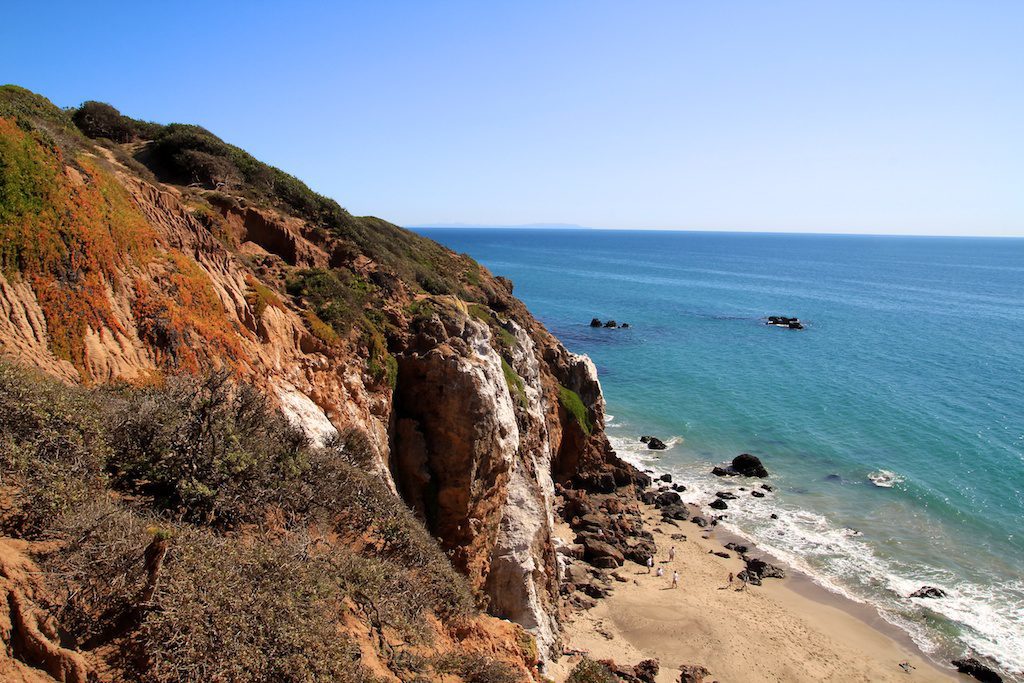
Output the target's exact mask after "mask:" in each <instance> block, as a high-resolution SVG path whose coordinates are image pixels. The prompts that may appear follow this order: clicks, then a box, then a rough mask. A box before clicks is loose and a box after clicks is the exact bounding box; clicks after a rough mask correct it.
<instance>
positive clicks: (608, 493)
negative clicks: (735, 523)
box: [553, 454, 998, 683]
mask: <svg viewBox="0 0 1024 683" xmlns="http://www.w3.org/2000/svg"><path fill="white" fill-rule="evenodd" d="M626 467H627V468H629V469H630V470H631V471H632V472H633V473H634V474H633V477H632V478H633V480H634V481H633V485H632V486H628V487H616V488H615V489H614V490H605V491H591V490H586V489H582V488H566V487H561V486H556V498H555V509H556V512H557V513H558V515H559V517H561V519H562V520H563V522H564V534H563V536H562V537H561V539H560V540H559V539H557V538H556V549H557V554H558V562H559V565H560V570H561V571H560V575H561V577H562V580H561V583H560V587H559V592H560V594H561V596H562V598H563V605H564V606H563V610H564V613H563V621H564V623H565V624H567V625H568V626H567V628H566V631H565V638H566V639H567V641H568V642H567V643H564V647H563V650H562V655H563V657H562V658H561V659H562V660H565V661H570V662H571V661H575V660H578V659H579V658H580V657H582V656H584V655H586V656H588V657H592V658H596V659H598V660H600V661H602V662H603V663H604V664H605V665H606V666H607V667H608V668H609V669H610V670H611V671H612V672H613V673H614V674H615V675H616V676H617V677H618V678H619V679H620V680H624V681H648V680H650V681H655V680H656V681H668V680H671V681H681V682H682V683H686V682H688V681H698V682H699V681H710V680H712V677H713V676H724V675H725V674H724V673H722V672H717V671H715V667H714V660H705V661H690V662H682V663H680V662H679V661H665V660H660V661H659V659H658V658H657V657H655V658H653V659H654V661H650V660H651V659H652V658H650V657H644V656H643V655H646V654H649V652H647V651H646V650H644V649H643V648H640V649H639V650H637V649H636V648H633V647H628V646H627V647H621V645H622V643H620V647H618V648H614V649H609V648H608V647H606V646H603V645H602V646H601V647H598V648H594V650H593V651H589V650H587V651H581V650H580V648H579V646H578V645H577V639H578V638H579V636H575V635H574V633H575V631H577V630H579V627H578V626H574V625H573V624H577V623H582V624H587V625H588V626H589V628H584V629H583V630H584V632H585V634H586V638H593V637H594V634H595V633H596V634H597V636H598V637H599V638H600V640H599V641H598V642H600V641H603V640H608V641H611V642H610V643H609V645H610V644H611V643H613V642H620V639H621V638H622V637H624V635H623V634H621V633H617V632H616V631H615V630H614V629H611V628H609V627H608V621H609V619H611V620H612V621H613V622H614V621H615V619H616V616H615V615H616V614H617V609H616V608H615V607H612V605H616V604H618V603H619V602H620V601H628V602H630V603H632V602H633V598H632V596H633V595H634V594H635V593H636V592H637V591H640V592H643V590H644V589H645V586H644V585H643V584H645V583H647V582H650V581H651V580H654V581H664V582H666V583H667V582H668V581H669V576H671V572H672V571H673V570H674V568H675V567H677V566H678V571H679V572H680V575H681V576H680V584H681V585H682V586H683V587H688V586H690V585H691V583H692V582H693V581H695V580H697V581H699V580H700V579H699V577H697V576H694V575H692V573H693V572H692V570H691V567H690V563H688V562H684V563H679V562H673V561H671V560H669V561H666V560H665V559H663V558H664V557H665V556H666V553H667V552H669V551H668V550H667V548H671V552H670V554H669V557H670V558H672V559H675V557H676V553H677V549H678V552H680V553H681V554H682V553H685V552H690V553H692V552H693V550H694V544H695V543H697V544H700V545H701V547H702V548H704V550H702V551H701V552H704V553H705V555H707V556H709V557H710V558H713V559H715V561H720V562H722V563H723V565H724V566H723V567H722V569H721V577H720V581H721V583H722V584H725V587H729V584H731V585H732V587H733V589H734V591H735V592H737V593H738V594H746V592H747V591H763V590H768V591H769V593H768V594H765V595H769V594H770V595H773V596H774V595H775V594H776V593H777V592H778V590H783V591H784V592H785V593H791V592H792V590H791V589H786V588H784V585H785V584H783V583H781V582H780V583H778V584H771V583H766V580H767V579H783V578H785V577H786V576H787V569H786V568H785V567H783V566H780V565H779V564H775V560H774V559H773V558H770V557H767V556H764V555H763V553H758V552H757V550H756V548H755V547H754V546H753V544H751V543H750V542H748V541H743V540H742V539H737V538H736V537H735V536H732V535H731V534H729V533H727V532H726V533H724V534H722V533H716V532H718V526H719V523H720V521H721V520H722V519H723V518H724V517H725V516H726V513H723V514H719V515H707V514H706V513H704V511H703V509H702V508H701V507H699V506H697V505H695V504H692V503H686V502H684V501H683V499H682V497H681V496H680V495H679V494H680V493H682V492H685V491H686V486H685V485H683V484H681V483H678V482H673V480H672V477H671V475H668V474H659V473H656V472H654V471H651V470H646V471H645V472H640V471H639V470H638V469H636V468H635V467H633V466H632V465H631V464H628V463H626ZM716 469H721V470H723V472H722V473H721V474H720V476H744V477H749V478H751V486H750V487H749V488H750V495H752V496H754V497H763V496H764V495H766V494H769V493H771V492H772V491H773V487H772V486H771V485H770V484H767V483H764V482H763V479H762V481H758V479H759V478H761V477H764V476H767V474H768V473H767V470H766V469H765V468H764V466H763V464H762V463H761V462H760V461H759V460H758V459H757V458H756V457H754V456H750V455H749V454H743V455H741V456H738V457H737V458H735V459H734V460H733V461H732V462H730V463H728V464H726V465H723V466H720V467H719V468H716ZM716 473H717V472H716ZM741 489H742V490H746V489H745V488H743V487H741ZM736 498H737V495H736V494H735V493H731V492H727V491H719V492H717V493H716V494H715V495H714V497H713V498H712V499H711V500H710V501H708V506H709V507H711V508H712V509H721V510H725V509H728V501H730V500H735V499H736ZM689 525H693V526H692V527H691V526H689ZM723 536H724V537H723ZM698 539H699V540H698ZM657 558H662V559H657ZM648 561H650V562H651V563H652V564H651V565H649V564H648ZM654 563H657V564H656V565H655V566H652V565H654ZM658 567H660V568H661V570H660V571H659V570H658ZM665 570H668V572H669V574H668V575H665V574H664V573H663V572H664V571H665ZM651 574H653V575H654V576H649V575H651ZM755 586H756V587H759V588H750V587H755ZM773 586H778V587H779V588H778V589H776V588H774V587H773ZM668 587H669V586H667V585H666V586H665V588H668ZM722 588H723V587H722V586H718V589H719V590H721V589H722ZM662 590H664V588H663V589H662ZM818 592H822V593H824V589H818ZM818 599H821V597H820V596H819V598H818ZM829 602H830V603H835V604H837V605H838V607H839V611H842V610H843V609H845V608H844V606H843V604H842V600H841V599H839V598H835V597H834V596H831V597H830V599H829ZM603 605H608V607H603ZM847 614H851V615H852V614H854V612H853V611H851V612H849V613H847ZM847 618H853V617H847ZM859 618H864V617H859ZM853 619H854V620H856V619H857V618H853ZM601 624H604V626H601ZM858 624H859V626H860V627H862V628H863V629H865V630H866V631H867V632H868V634H867V635H865V636H864V637H865V638H881V639H883V640H884V641H885V642H886V647H891V648H892V649H893V651H894V652H900V656H901V657H902V658H903V659H901V660H894V661H891V662H889V663H888V664H886V666H887V667H888V666H889V665H891V666H892V669H891V670H890V669H888V668H887V669H886V672H885V674H884V676H883V677H879V678H877V679H876V678H870V679H865V678H856V677H851V678H850V679H848V680H889V678H888V676H889V675H890V674H892V672H893V671H895V672H896V673H898V674H901V675H905V674H906V673H909V672H910V671H912V670H914V669H921V670H922V671H928V672H929V673H930V674H932V675H933V677H932V678H927V679H926V680H946V679H951V678H953V676H952V675H951V674H950V673H949V672H948V670H944V669H940V668H938V667H936V665H934V664H933V663H931V662H930V661H929V660H927V658H925V657H924V655H923V654H922V653H920V652H919V651H917V650H916V646H914V645H913V644H912V643H910V642H909V641H906V642H905V643H904V640H905V639H900V638H899V637H898V636H896V635H895V634H894V635H893V636H889V635H886V634H885V632H884V631H879V630H876V628H875V627H873V626H870V625H865V624H866V622H858ZM719 626H720V627H722V626H723V625H719ZM724 626H725V627H726V628H727V627H728V624H725V625H724ZM825 633H826V634H827V636H832V635H835V633H834V632H832V631H825ZM901 643H902V644H901ZM683 644H684V643H683V641H680V645H681V646H682V645H683ZM602 654H604V655H606V656H604V657H602V656H601V655H602ZM844 654H845V653H844ZM558 661H559V660H558V658H556V659H555V660H554V662H556V663H555V664H553V666H554V667H556V668H564V667H565V666H566V664H564V663H563V664H559V663H557V662H558ZM904 663H906V664H907V666H908V667H909V668H908V669H903V668H901V665H902V664H904ZM961 664H962V666H961V670H964V671H965V673H966V672H969V673H971V674H975V672H976V673H977V674H980V676H981V677H979V680H998V679H995V678H992V679H989V678H985V676H987V675H988V673H986V667H985V665H984V664H983V663H981V662H976V660H975V661H969V660H964V661H962V662H958V666H959V665H961ZM871 665H872V666H875V667H877V666H880V664H879V662H877V661H872V662H871ZM659 670H660V672H661V673H660V674H659V673H658V672H659ZM652 671H653V674H652V673H651V672H652ZM987 671H991V670H987ZM639 674H644V675H648V674H649V676H650V677H648V678H644V677H643V676H641V675H639ZM993 674H994V672H993ZM722 680H733V679H731V678H728V677H726V678H724V679H722ZM787 680H789V679H787ZM793 680H809V679H803V678H799V677H796V678H794V679H793ZM837 680H838V679H837ZM894 680H899V679H898V678H896V679H894Z"/></svg>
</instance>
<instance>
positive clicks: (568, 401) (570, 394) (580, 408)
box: [558, 386, 594, 435]
mask: <svg viewBox="0 0 1024 683" xmlns="http://www.w3.org/2000/svg"><path fill="white" fill-rule="evenodd" d="M558 402H559V403H561V404H562V407H563V408H565V409H566V410H567V411H568V412H569V414H570V415H572V416H573V417H575V418H576V422H577V423H579V426H580V429H582V430H583V433H584V434H587V435H589V434H590V433H591V432H592V431H593V429H594V423H593V421H592V420H591V419H590V411H589V410H587V407H586V406H585V405H583V399H581V398H580V395H579V394H577V393H576V392H575V391H573V390H572V389H568V388H566V387H563V386H559V388H558Z"/></svg>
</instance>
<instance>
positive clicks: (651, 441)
mask: <svg viewBox="0 0 1024 683" xmlns="http://www.w3.org/2000/svg"><path fill="white" fill-rule="evenodd" d="M644 443H646V444H647V447H648V448H650V449H651V450H652V451H663V450H665V449H666V448H668V446H666V445H665V442H664V441H662V440H661V439H659V438H658V437H656V436H652V437H648V439H647V441H645V442H644Z"/></svg>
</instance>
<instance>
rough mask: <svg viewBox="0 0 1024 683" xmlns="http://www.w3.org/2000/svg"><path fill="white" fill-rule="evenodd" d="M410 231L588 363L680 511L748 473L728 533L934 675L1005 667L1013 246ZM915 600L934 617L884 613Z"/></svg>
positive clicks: (1017, 259)
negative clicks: (659, 446)
mask: <svg viewBox="0 0 1024 683" xmlns="http://www.w3.org/2000/svg"><path fill="white" fill-rule="evenodd" d="M421 232H422V233H423V234H425V235H428V236H430V237H432V238H434V239H436V240H438V241H440V242H442V243H443V244H445V245H447V246H449V247H451V248H452V249H455V250H456V251H461V252H465V253H468V254H469V255H471V256H473V257H474V258H476V259H477V260H478V261H480V262H481V263H482V264H483V265H485V266H487V267H488V268H489V269H490V270H491V271H492V272H494V273H495V274H499V275H505V276H508V277H510V278H511V279H512V280H513V281H514V283H515V293H516V295H517V296H519V297H520V298H521V299H522V300H523V301H525V302H526V303H527V305H528V306H529V307H530V309H531V310H532V311H533V312H534V314H535V315H536V316H537V317H538V318H539V319H540V320H541V321H542V322H544V323H545V324H546V325H547V326H548V328H549V329H550V330H551V331H552V332H554V333H555V334H556V335H557V336H558V337H560V338H561V339H562V340H563V341H564V342H565V344H566V345H567V346H568V347H569V348H570V349H571V350H573V351H576V352H579V353H586V354H588V355H590V356H591V357H592V358H593V359H594V361H595V363H596V364H597V366H598V370H599V372H600V377H601V381H602V385H603V387H604V390H605V395H606V398H607V401H608V412H609V414H610V415H612V416H613V418H612V419H611V421H610V426H609V434H610V436H611V437H612V440H613V443H614V444H615V446H616V448H617V450H618V451H619V452H620V454H621V455H624V456H626V457H628V458H630V459H632V460H634V461H635V462H637V463H639V464H641V465H644V466H647V467H652V468H656V469H658V470H664V471H669V472H673V473H674V474H675V475H676V476H678V477H680V478H681V479H682V480H683V481H685V482H687V483H688V484H690V485H691V491H690V495H691V499H692V500H693V501H694V502H698V503H707V502H708V501H709V500H710V496H711V495H712V494H713V493H714V491H716V490H723V489H728V490H736V488H737V487H738V486H740V485H742V482H737V481H728V482H726V481H722V480H717V479H716V478H713V477H711V476H710V475H709V474H708V472H709V470H710V468H711V466H712V465H713V464H716V463H719V462H722V461H725V460H728V459H731V458H732V457H733V456H734V455H736V454H738V453H741V452H751V453H754V454H757V455H759V456H761V458H762V459H763V460H764V462H765V464H766V465H767V467H768V468H769V470H770V471H771V472H772V479H771V481H772V482H773V483H774V484H775V485H776V487H777V490H776V492H775V493H774V494H770V495H769V496H768V497H766V498H764V499H755V498H751V497H748V495H747V494H746V492H739V493H740V495H741V498H740V500H739V501H737V502H736V503H735V504H731V505H730V510H729V511H728V514H729V522H730V524H731V525H732V526H733V527H734V528H736V529H737V530H739V531H740V532H742V533H743V534H744V535H747V536H749V537H751V538H752V539H755V540H756V541H758V543H759V544H760V545H761V546H762V547H764V548H766V549H768V550H770V551H772V552H774V553H775V554H777V555H779V556H781V557H782V558H784V559H786V560H787V561H789V562H790V563H791V564H793V565H795V566H797V567H799V568H801V569H803V570H804V571H806V572H807V573H808V574H810V575H811V576H813V577H814V578H815V579H816V580H818V581H819V582H820V583H822V584H823V585H825V586H826V587H829V588H831V589H833V590H836V591H838V592H841V593H844V594H846V595H848V596H850V597H853V598H854V599H858V600H862V601H868V602H871V603H873V604H875V605H877V606H879V607H880V608H881V610H882V612H883V615H884V616H886V618H888V619H889V620H891V621H893V622H894V623H897V624H898V625H900V626H902V627H904V628H906V629H907V630H908V631H909V632H910V633H911V634H912V635H913V636H914V637H915V639H916V640H917V641H918V642H919V643H920V644H921V645H922V646H923V647H924V648H925V649H929V650H931V651H933V652H935V654H936V656H940V657H943V658H945V657H947V656H948V655H950V654H960V653H961V652H963V651H964V650H965V649H966V648H968V647H971V648H974V649H976V650H978V651H980V652H982V653H983V654H987V655H990V656H993V657H996V658H998V659H999V660H1000V661H1001V662H1002V664H1003V665H1004V666H1005V667H1007V668H1009V669H1010V670H1016V671H1021V670H1024V573H1022V572H1024V569H1022V568H1024V530H1022V529H1021V526H1022V523H1024V240H1014V239H967V238H920V237H869V236H837V235H782V234H735V233H734V234H728V233H687V232H655V231H650V232H647V231H645V232H637V231H596V230H585V231H583V230H523V229H515V230H507V229H429V230H426V229H424V230H421ZM769 314H782V315H793V316H799V317H800V318H801V319H802V320H804V321H805V322H806V323H807V329H806V330H803V331H792V330H785V329H777V328H773V327H768V326H766V325H764V323H763V320H762V318H763V317H764V316H766V315H769ZM592 317H598V318H601V319H608V318H614V319H615V320H617V321H619V322H623V321H625V322H629V323H630V325H631V328H630V329H628V330H622V329H615V330H612V329H591V328H590V327H589V326H588V323H589V321H590V319H591V318H592ZM641 434H653V435H656V436H659V437H661V438H662V439H664V440H666V441H669V443H670V444H671V448H670V449H669V450H667V451H665V452H663V453H661V454H657V453H655V452H653V451H647V450H645V448H644V447H643V446H642V444H640V443H639V441H638V437H639V436H640V435H641ZM832 475H838V479H837V478H836V477H835V476H832ZM879 484H881V485H879ZM886 484H891V486H889V487H886V486H885V485H886ZM771 512H776V513H777V514H778V515H779V519H778V520H771V519H770V516H769V515H770V513H771ZM924 583H927V584H930V585H937V586H940V587H942V588H943V589H945V590H947V591H948V592H949V594H950V596H949V597H948V598H947V599H943V600H931V601H923V600H910V599H908V598H906V597H905V596H906V595H908V594H909V593H910V592H911V591H912V590H913V589H915V588H917V587H918V586H920V585H921V584H924Z"/></svg>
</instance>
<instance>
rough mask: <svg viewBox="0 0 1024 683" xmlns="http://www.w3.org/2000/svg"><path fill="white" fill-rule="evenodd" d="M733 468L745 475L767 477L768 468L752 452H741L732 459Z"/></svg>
mask: <svg viewBox="0 0 1024 683" xmlns="http://www.w3.org/2000/svg"><path fill="white" fill-rule="evenodd" d="M732 469H733V471H735V472H736V473H737V474H741V475H743V476H744V477H767V476H768V470H766V469H765V467H764V465H762V464H761V459H760V458H758V457H757V456H756V455H751V454H750V453H740V454H739V455H737V456H736V457H735V458H733V459H732Z"/></svg>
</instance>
